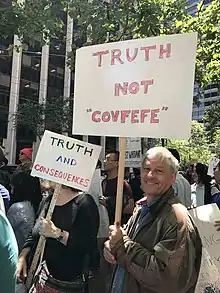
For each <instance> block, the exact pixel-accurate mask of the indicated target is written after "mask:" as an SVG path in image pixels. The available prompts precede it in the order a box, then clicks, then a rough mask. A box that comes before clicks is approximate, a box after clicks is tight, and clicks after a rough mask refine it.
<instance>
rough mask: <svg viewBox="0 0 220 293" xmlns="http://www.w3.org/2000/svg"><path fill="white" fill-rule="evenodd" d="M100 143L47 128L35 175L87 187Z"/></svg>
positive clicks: (36, 163)
mask: <svg viewBox="0 0 220 293" xmlns="http://www.w3.org/2000/svg"><path fill="white" fill-rule="evenodd" d="M100 152H101V147H100V146H97V145H93V144H90V143H86V142H83V141H80V140H77V139H73V138H70V137H67V136H64V135H60V134H57V133H54V132H51V131H47V130H46V131H45V132H44V136H43V138H42V140H41V143H40V147H39V150H38V153H37V156H36V159H35V162H34V164H33V168H32V172H31V175H32V176H37V177H40V178H43V179H47V180H51V181H54V182H56V183H60V184H64V185H67V186H71V187H74V188H76V189H80V190H82V191H88V190H89V187H90V184H91V179H92V176H93V172H94V170H95V167H96V163H97V161H98V158H99V155H100Z"/></svg>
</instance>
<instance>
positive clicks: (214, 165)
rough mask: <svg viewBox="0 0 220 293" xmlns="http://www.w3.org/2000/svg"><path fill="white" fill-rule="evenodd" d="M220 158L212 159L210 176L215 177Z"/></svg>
mask: <svg viewBox="0 0 220 293" xmlns="http://www.w3.org/2000/svg"><path fill="white" fill-rule="evenodd" d="M219 161H220V160H219V158H212V159H211V160H210V162H209V168H208V175H209V176H211V177H214V169H215V168H216V166H217V165H218V163H219Z"/></svg>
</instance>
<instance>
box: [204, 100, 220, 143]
mask: <svg viewBox="0 0 220 293" xmlns="http://www.w3.org/2000/svg"><path fill="white" fill-rule="evenodd" d="M219 115H220V101H218V102H216V103H214V104H213V105H212V106H211V107H209V108H208V109H207V110H206V112H205V116H204V122H205V123H206V128H207V135H208V137H209V139H210V141H211V142H213V141H215V137H216V135H217V134H218V132H219V126H220V116H219Z"/></svg>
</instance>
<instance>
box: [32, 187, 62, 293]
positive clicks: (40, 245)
mask: <svg viewBox="0 0 220 293" xmlns="http://www.w3.org/2000/svg"><path fill="white" fill-rule="evenodd" d="M60 189H61V184H56V188H55V190H54V193H53V197H52V199H51V202H50V206H49V209H48V212H47V216H46V219H47V220H51V218H52V214H53V211H54V208H55V205H56V201H57V198H58V195H59V194H60ZM45 242H46V239H45V237H43V236H40V239H39V241H38V244H37V248H36V251H35V254H34V257H33V260H32V263H31V267H30V270H29V272H28V277H27V281H26V286H27V288H28V289H30V287H31V285H32V281H33V278H34V274H35V272H36V268H37V265H38V262H39V258H40V256H41V254H42V253H43V251H44V248H45Z"/></svg>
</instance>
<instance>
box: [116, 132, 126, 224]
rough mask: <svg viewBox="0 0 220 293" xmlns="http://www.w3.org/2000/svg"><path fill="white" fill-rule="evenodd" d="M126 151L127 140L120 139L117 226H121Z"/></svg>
mask: <svg viewBox="0 0 220 293" xmlns="http://www.w3.org/2000/svg"><path fill="white" fill-rule="evenodd" d="M125 150H126V138H125V137H120V138H119V152H120V156H119V168H118V183H117V197H116V210H115V224H118V223H119V224H121V215H122V204H123V187H124V173H125Z"/></svg>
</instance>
